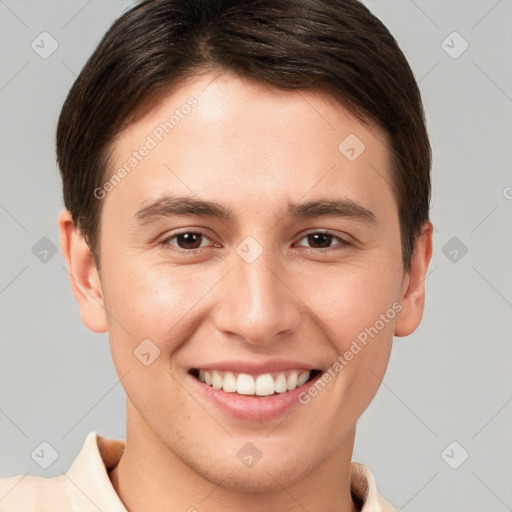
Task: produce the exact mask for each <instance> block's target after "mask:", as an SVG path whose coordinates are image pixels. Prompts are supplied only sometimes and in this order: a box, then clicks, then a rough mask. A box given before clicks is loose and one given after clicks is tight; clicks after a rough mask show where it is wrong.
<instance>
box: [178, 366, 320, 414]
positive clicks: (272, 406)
mask: <svg viewBox="0 0 512 512" xmlns="http://www.w3.org/2000/svg"><path fill="white" fill-rule="evenodd" d="M187 376H188V377H189V378H190V379H192V381H193V385H194V386H196V387H197V389H198V391H199V392H200V393H201V394H202V395H203V396H204V397H206V398H207V399H208V400H209V401H211V402H212V403H213V404H214V405H215V406H216V407H218V408H219V409H220V410H222V411H223V412H225V413H226V414H228V415H230V416H232V417H235V418H238V419H242V420H247V421H255V422H262V421H269V420H272V419H275V418H279V417H280V416H283V415H284V414H286V413H289V412H290V411H291V410H292V409H293V408H294V407H297V406H299V405H302V404H301V402H299V395H300V394H301V393H303V392H304V391H306V390H307V389H308V388H309V387H310V386H311V385H313V384H314V383H315V382H316V381H317V380H318V379H319V378H320V377H321V376H322V373H321V372H319V373H318V375H316V376H315V377H314V378H313V379H311V380H309V381H308V382H306V383H305V384H303V385H302V386H299V387H297V388H295V389H294V390H292V391H285V392H284V393H276V394H274V395H270V396H261V397H260V396H250V395H239V394H238V393H236V392H235V393H227V392H226V391H223V390H222V389H213V388H212V387H211V386H208V384H205V383H204V382H201V381H199V379H197V378H196V377H194V376H193V375H190V374H187Z"/></svg>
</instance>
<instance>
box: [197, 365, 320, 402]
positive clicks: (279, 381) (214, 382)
mask: <svg viewBox="0 0 512 512" xmlns="http://www.w3.org/2000/svg"><path fill="white" fill-rule="evenodd" d="M189 373H190V374H191V375H193V376H194V377H195V378H196V379H198V380H199V381H200V382H202V383H204V384H206V385H207V386H210V387H211V388H213V389H215V390H222V391H225V392H226V393H236V394H238V395H246V396H247V395H248V396H271V395H275V394H280V393H286V392H289V391H293V390H295V389H296V388H298V387H300V386H302V385H304V384H305V383H306V382H308V381H309V380H311V379H313V378H315V377H316V376H317V375H318V374H319V373H320V370H303V369H302V370H301V369H295V370H283V371H278V372H272V373H261V374H257V375H251V374H248V373H235V372H231V371H221V370H202V369H197V368H192V369H191V370H190V372H189Z"/></svg>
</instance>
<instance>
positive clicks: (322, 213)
mask: <svg viewBox="0 0 512 512" xmlns="http://www.w3.org/2000/svg"><path fill="white" fill-rule="evenodd" d="M286 211H287V215H288V217H290V218H297V219H307V218H313V217H347V218H352V219H356V220H360V221H363V222H366V223H368V224H375V225H376V224H378V221H377V217H376V216H375V214H374V213H373V212H372V211H370V210H368V209H367V208H365V207H364V206H363V205H362V204H360V203H358V202H356V201H354V200H352V199H346V198H335V199H331V198H320V199H316V200H313V201H307V202H304V203H290V202H289V203H287V205H286ZM179 215H183V216H185V215H200V216H206V217H213V218H219V219H221V220H225V221H229V220H233V219H234V217H235V215H234V212H233V211H232V210H231V209H230V208H228V207H226V206H224V205H222V204H219V203H216V202H213V201H204V200H201V199H197V198H195V197H191V196H172V195H165V196H162V197H160V198H158V199H156V200H154V201H152V202H150V203H149V204H146V205H144V206H142V208H141V209H140V210H138V211H137V212H136V213H135V219H136V221H137V224H138V225H141V226H144V225H146V224H150V223H152V222H155V221H156V220H157V219H158V218H161V217H170V216H179Z"/></svg>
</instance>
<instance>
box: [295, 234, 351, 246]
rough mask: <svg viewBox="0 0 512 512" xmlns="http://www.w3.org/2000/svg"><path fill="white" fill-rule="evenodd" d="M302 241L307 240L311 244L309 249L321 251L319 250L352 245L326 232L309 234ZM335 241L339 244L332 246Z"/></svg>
mask: <svg viewBox="0 0 512 512" xmlns="http://www.w3.org/2000/svg"><path fill="white" fill-rule="evenodd" d="M302 240H307V241H308V243H309V244H310V246H309V247H310V248H311V249H319V250H322V249H331V248H333V247H336V245H339V246H341V247H340V248H343V247H345V246H348V245H351V243H350V242H347V241H346V240H344V239H342V238H340V237H339V236H336V235H333V234H331V233H328V232H324V231H316V232H314V233H308V234H307V235H306V236H304V237H303V238H301V241H302ZM333 240H337V241H338V243H337V244H334V246H333V245H331V244H332V241H333Z"/></svg>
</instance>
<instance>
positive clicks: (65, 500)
mask: <svg viewBox="0 0 512 512" xmlns="http://www.w3.org/2000/svg"><path fill="white" fill-rule="evenodd" d="M124 447H125V441H124V440H122V439H113V438H108V437H103V436H99V435H98V434H97V433H96V432H90V433H89V434H88V435H87V437H86V439H85V441H84V444H83V446H82V449H81V451H80V453H79V454H78V456H77V458H76V459H75V460H74V462H73V464H72V465H71V466H70V468H69V469H68V471H67V472H66V473H65V474H63V475H61V476H56V477H51V478H45V477H38V476H24V475H20V476H14V477H10V478H4V479H0V512H98V510H101V511H103V512H127V510H126V508H125V507H124V505H123V503H122V502H121V499H120V498H119V496H118V495H117V493H116V491H115V489H114V487H113V485H112V482H111V480H110V477H109V472H110V471H111V470H112V469H113V468H114V467H115V466H117V464H118V462H119V460H120V459H121V455H122V454H123V450H124ZM351 491H352V495H353V496H354V498H355V500H354V501H360V502H361V503H363V505H362V508H361V512H396V510H395V509H394V508H393V507H392V506H391V505H390V504H389V503H388V502H387V501H386V500H384V499H383V498H382V496H380V494H379V493H378V492H377V488H376V485H375V479H374V477H373V474H372V473H371V471H370V470H369V469H368V468H367V467H366V466H365V465H363V464H360V463H357V462H352V463H351Z"/></svg>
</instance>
